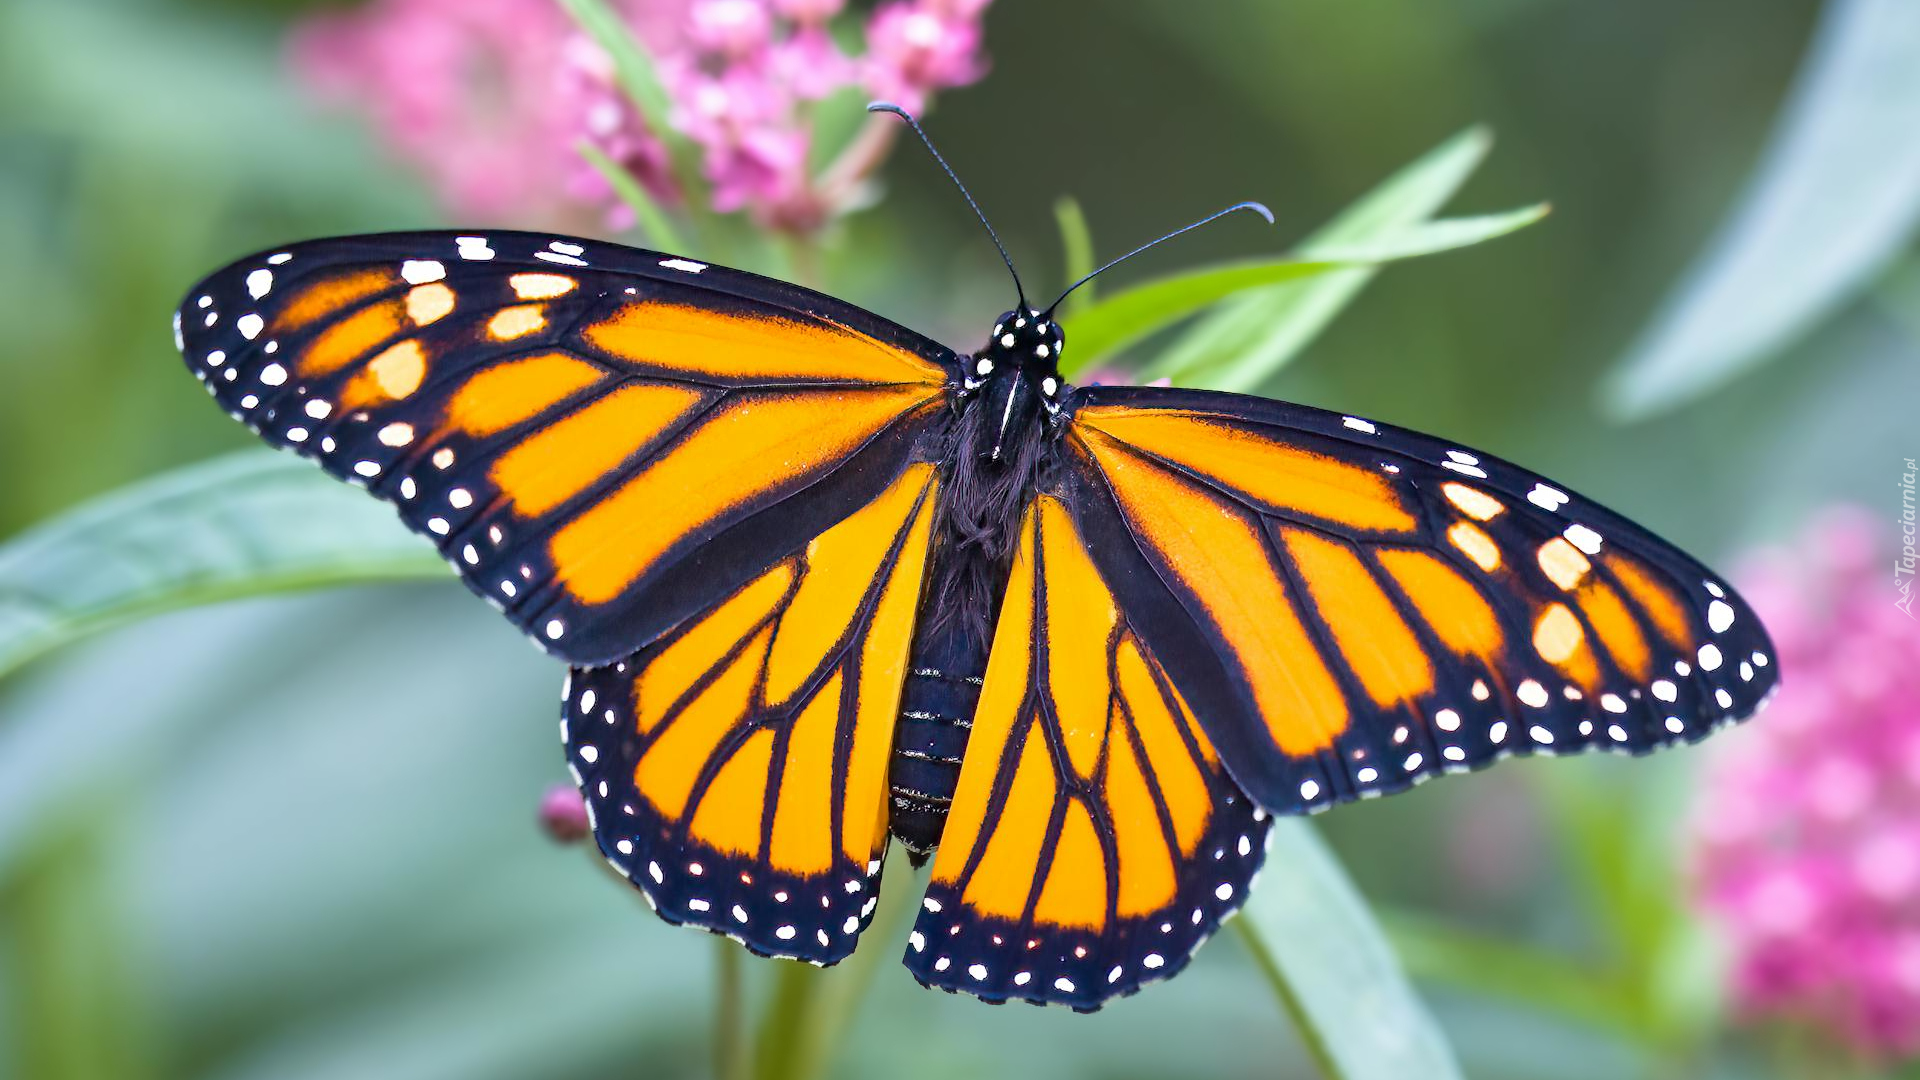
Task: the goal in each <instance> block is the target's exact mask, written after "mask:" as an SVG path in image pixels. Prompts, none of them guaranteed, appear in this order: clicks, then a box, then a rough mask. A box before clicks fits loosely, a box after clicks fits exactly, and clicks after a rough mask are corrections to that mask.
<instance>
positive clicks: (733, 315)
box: [179, 233, 951, 663]
mask: <svg viewBox="0 0 1920 1080" xmlns="http://www.w3.org/2000/svg"><path fill="white" fill-rule="evenodd" d="M179 329H180V346H181V350H182V352H183V353H184V354H185V356H186V359H187V362H188V365H189V367H190V368H192V370H193V371H194V372H195V374H197V375H198V376H199V377H200V378H201V379H202V380H204V381H205V382H206V383H207V385H208V387H209V389H211V390H212V391H213V393H214V395H215V397H216V398H217V399H218V400H219V401H220V402H221V404H223V405H224V406H225V407H227V408H228V409H229V410H230V411H231V412H232V413H233V414H234V415H235V416H236V417H237V418H239V419H241V420H243V421H245V422H246V423H248V424H249V425H250V426H252V427H253V428H254V429H255V430H256V431H258V432H259V433H260V434H261V435H262V436H263V437H265V438H266V439H267V440H268V441H269V442H272V443H275V444H277V445H281V446H286V447H291V448H293V449H295V450H296V451H298V452H300V453H302V454H305V455H308V456H312V457H314V458H316V459H317V460H319V462H320V463H321V464H322V465H323V466H324V467H325V468H327V469H328V471H330V472H332V473H334V474H335V475H336V476H339V477H342V478H343V479H347V480H349V481H352V482H355V483H359V484H362V485H364V486H366V487H368V488H369V489H370V490H372V491H373V492H374V493H375V494H376V495H379V496H381V497H382V498H386V499H389V500H392V501H393V502H395V503H396V504H397V505H398V507H399V510H400V514H401V517H402V518H403V519H404V520H405V521H406V522H407V524H409V525H410V526H412V527H413V528H415V529H416V530H418V531H420V532H423V533H425V534H427V535H428V536H430V537H431V538H432V539H433V540H434V542H435V543H436V544H437V545H438V546H439V548H440V550H441V552H442V553H443V554H444V555H445V556H446V557H447V559H448V560H449V561H450V562H451V563H452V564H453V566H454V567H455V568H456V569H457V570H458V571H459V572H460V574H461V576H462V577H463V578H464V579H465V580H466V582H467V583H468V585H469V586H471V587H472V588H473V589H474V590H475V591H476V592H479V593H480V594H481V595H482V596H485V597H486V598H487V599H489V600H490V601H492V602H493V603H495V604H496V605H498V606H500V607H501V608H502V609H503V610H504V611H505V612H506V613H507V615H508V616H509V617H510V618H511V619H513V621H514V622H515V624H516V625H518V626H520V627H521V628H522V629H523V630H525V631H526V632H527V633H529V634H530V635H532V636H533V637H534V638H535V639H536V640H538V641H540V642H541V643H542V644H543V645H544V646H546V647H547V648H548V649H549V650H550V651H552V652H554V653H556V654H557V655H560V656H562V657H564V658H566V659H568V660H571V661H574V662H577V663H602V662H607V661H611V660H616V659H619V658H621V657H624V656H626V655H627V654H629V653H631V652H633V651H634V650H635V649H637V648H639V647H640V646H642V645H644V644H646V643H647V642H648V641H650V640H652V639H653V638H655V637H657V636H659V634H661V633H662V632H664V631H665V630H667V629H668V628H670V627H672V626H673V625H674V624H675V623H677V622H679V621H680V620H682V619H684V618H686V617H687V616H689V615H691V614H692V613H694V612H696V611H699V610H701V609H703V608H704V607H706V606H708V605H710V604H711V603H713V601H714V600H715V599H717V598H718V597H720V596H723V595H726V594H727V593H728V592H730V591H732V590H733V589H736V588H738V587H739V586H741V585H742V584H744V583H745V582H746V581H748V580H750V579H751V578H753V577H755V576H757V575H759V574H761V573H763V572H764V571H765V569H766V568H767V567H768V566H769V565H771V564H772V563H773V562H774V561H776V560H778V559H780V558H782V557H783V556H785V555H786V554H787V553H789V552H791V551H792V550H794V548H795V547H796V546H797V545H800V544H804V543H805V542H806V541H807V540H808V539H809V538H811V537H813V536H815V535H818V534H819V533H820V532H823V531H824V530H825V529H827V528H828V527H830V526H832V525H833V524H834V523H835V522H837V521H839V520H840V519H841V518H843V517H845V516H846V514H847V513H848V511H849V509H850V508H852V507H855V506H859V505H862V504H864V503H866V502H867V501H869V500H871V499H872V498H874V497H875V496H877V495H878V494H879V493H880V492H881V491H882V490H884V489H885V488H886V487H887V486H888V484H890V483H891V482H892V481H893V480H894V479H895V478H896V477H898V476H899V475H900V472H901V470H902V469H904V468H905V467H907V465H908V464H909V463H910V462H911V461H912V460H914V459H915V458H916V456H918V455H919V454H920V453H921V447H920V442H921V440H922V438H923V436H924V434H925V430H926V422H927V419H928V418H929V417H930V416H931V414H932V413H933V411H934V409H935V408H936V407H937V405H938V403H939V402H940V401H941V399H942V397H943V387H944V385H945V383H946V381H947V377H948V370H949V368H950V366H951V359H950V355H951V354H949V353H948V352H947V350H945V349H943V348H941V347H940V346H937V345H934V344H932V343H931V342H927V341H925V340H924V339H920V338H918V337H916V336H914V335H912V334H910V333H908V332H907V331H905V330H902V329H900V328H898V327H895V326H893V325H891V324H889V323H886V322H885V321H884V320H881V319H879V318H877V317H875V316H873V315H870V314H867V313H865V312H862V311H860V310H859V309H857V308H853V307H851V306H849V305H845V304H841V303H839V302H838V301H834V300H830V299H828V298H826V297H822V296H819V295H818V294H814V293H810V292H807V291H805V290H802V289H798V288H795V287H793V286H790V285H785V284H782V283H779V282H773V281H769V280H767V279H764V278H758V277H754V276H752V275H749V274H742V273H739V272H736V271H729V270H725V269H723V268H720V267H711V266H706V265H704V264H701V263H697V262H692V261H689V260H685V259H679V258H675V257H672V256H667V255H660V254H657V253H652V252H644V251H637V250H634V249H631V248H623V247H617V246H614V245H607V244H594V243H591V242H588V241H569V240H554V239H551V238H548V237H545V236H540V235H535V234H524V233H489V234H486V235H484V236H482V235H464V234H453V233H413V234H395V235H391V236H375V237H357V238H345V239H339V240H323V241H317V242H314V243H309V244H300V245H294V246H292V247H288V248H285V249H282V250H277V251H271V252H264V253H262V254H260V255H258V256H255V257H253V258H250V259H244V260H241V261H240V262H238V263H235V264H233V265H232V266H230V267H228V268H227V269H225V270H222V271H220V272H219V273H217V274H215V275H213V276H212V277H210V278H208V279H207V280H206V281H205V282H203V283H202V284H201V285H200V286H198V287H197V288H195V290H194V291H193V292H192V293H191V294H190V295H189V297H188V299H187V301H186V303H185V304H184V305H183V306H182V308H181V311H180V314H179Z"/></svg>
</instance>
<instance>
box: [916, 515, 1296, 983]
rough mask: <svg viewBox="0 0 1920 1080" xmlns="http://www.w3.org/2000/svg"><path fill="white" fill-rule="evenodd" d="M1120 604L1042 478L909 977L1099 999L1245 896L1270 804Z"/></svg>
mask: <svg viewBox="0 0 1920 1080" xmlns="http://www.w3.org/2000/svg"><path fill="white" fill-rule="evenodd" d="M1132 618H1133V616H1132V614H1131V613H1130V612H1126V611H1123V610H1122V608H1121V606H1120V604H1119V603H1118V602H1117V601H1116V598H1115V593H1114V591H1113V590H1112V589H1110V588H1109V587H1108V585H1107V584H1106V582H1105V581H1104V580H1103V579H1102V576H1101V574H1100V572H1099V571H1098V570H1097V569H1096V567H1095V565H1094V562H1093V559H1092V558H1091V556H1090V554H1089V552H1088V550H1087V547H1086V539H1085V538H1084V537H1083V536H1082V535H1081V534H1080V532H1079V530H1078V529H1077V528H1076V526H1075V523H1074V520H1073V515H1072V514H1071V513H1070V512H1069V509H1068V507H1067V505H1066V503H1064V502H1063V501H1062V500H1061V499H1060V498H1057V497H1055V496H1053V495H1042V496H1041V497H1039V498H1038V499H1037V500H1036V501H1035V502H1034V503H1033V505H1032V508H1031V509H1030V510H1029V511H1028V512H1027V516H1026V520H1025V521H1024V523H1023V524H1022V526H1021V533H1020V546H1019V549H1018V553H1017V554H1016V556H1015V563H1014V568H1013V573H1012V578H1011V582H1010V584H1009V586H1008V590H1007V595H1006V600H1005V604H1004V607H1003V608H1002V610H1001V615H1000V622H999V627H998V630H997V631H996V633H995V637H994V642H993V650H992V654H991V658H990V659H989V661H988V666H987V674H986V682H985V685H984V686H983V687H982V689H981V694H980V704H979V708H978V710H977V711H976V713H975V716H974V721H973V731H972V734H971V735H970V737H969V740H968V744H967V752H966V757H965V760H964V763H963V764H962V766H961V773H960V779H959V783H958V786H957V788H956V790H955V793H954V800H953V804H952V810H951V813H950V815H949V817H948V819H947V823H946V830H945V833H944V835H943V836H942V838H941V844H940V849H939V852H938V854H937V855H936V856H935V861H934V865H933V880H932V883H931V885H930V886H929V888H928V890H927V895H926V899H925V901H924V904H923V910H922V912H921V914H920V916H919V920H918V922H917V923H916V925H915V928H914V931H913V935H912V938H911V940H910V944H909V951H908V953H907V957H906V961H907V966H908V967H909V969H911V970H912V972H913V974H914V976H915V977H916V978H918V979H919V980H920V981H922V982H924V983H927V984H928V985H931V986H937V987H940V988H942V989H946V990H955V991H964V992H966V993H969V994H973V995H976V996H978V997H982V998H985V999H987V1000H990V1001H1006V1000H1009V999H1018V1000H1026V1001H1031V1002H1036V1003H1060V1004H1066V1005H1070V1006H1073V1007H1074V1008H1077V1009H1082V1010H1089V1009H1093V1008H1097V1007H1098V1006H1099V1005H1100V1003H1101V1002H1103V1001H1105V1000H1106V999H1108V998H1111V997H1114V996H1116V995H1120V994H1127V993H1132V992H1133V991H1135V990H1137V989H1139V988H1140V986H1141V985H1142V984H1143V983H1146V982H1148V981H1151V980H1154V979H1161V978H1166V977H1168V976H1170V975H1172V974H1173V973H1175V972H1176V971H1178V970H1180V969H1181V968H1182V967H1184V966H1185V965H1186V962H1187V959H1188V957H1189V956H1190V955H1191V954H1192V952H1193V950H1194V949H1196V948H1197V947H1198V946H1199V945H1200V943H1201V942H1203V941H1205V940H1206V938H1207V937H1208V935H1210V934H1211V933H1212V932H1213V931H1214V929H1215V928H1217V927H1218V925H1219V923H1220V921H1221V919H1223V918H1224V917H1226V916H1227V915H1228V914H1231V913H1232V912H1233V911H1234V910H1235V909H1237V908H1238V907H1239V906H1240V904H1241V903H1242V902H1243V901H1244V899H1245V898H1246V894H1247V890H1248V888H1249V886H1250V884H1251V882H1252V879H1253V876H1254V874H1255V873H1256V872H1257V871H1258V870H1259V867H1260V861H1261V858H1262V856H1263V854H1264V852H1265V840H1266V831H1267V828H1268V826H1269V825H1270V821H1269V819H1268V818H1267V817H1266V816H1265V815H1264V814H1263V813H1262V812H1261V811H1260V810H1259V809H1258V808H1257V807H1255V806H1254V805H1253V804H1252V803H1251V802H1250V801H1249V800H1248V799H1247V798H1246V796H1245V795H1243V794H1241V793H1240V792H1239V790H1238V789H1237V788H1236V787H1235V786H1234V784H1233V782H1232V781H1231V780H1229V779H1228V778H1227V775H1226V772H1225V770H1224V769H1223V767H1222V765H1221V762H1220V760H1219V757H1218V755H1217V754H1216V753H1215V751H1214V748H1213V746H1212V745H1211V744H1210V743H1209V742H1208V740H1207V736H1206V734H1205V733H1204V732H1203V731H1202V729H1201V727H1200V726H1199V724H1197V723H1196V722H1195V721H1194V718H1193V716H1192V714H1191V713H1190V712H1189V711H1188V709H1187V706H1186V703H1185V702H1184V701H1183V700H1182V699H1181V696H1180V695H1179V694H1178V693H1177V692H1175V690H1174V689H1173V687H1172V685H1171V683H1170V682H1169V681H1168V679H1167V678H1166V674H1165V672H1164V671H1163V670H1162V669H1161V667H1160V665H1159V663H1158V661H1157V660H1156V659H1155V657H1154V656H1153V654H1152V653H1151V652H1150V651H1149V650H1148V649H1147V647H1146V646H1145V644H1144V643H1143V641H1142V640H1141V638H1140V636H1139V635H1138V634H1137V633H1136V627H1135V625H1134V623H1133V622H1132Z"/></svg>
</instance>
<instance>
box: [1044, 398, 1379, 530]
mask: <svg viewBox="0 0 1920 1080" xmlns="http://www.w3.org/2000/svg"><path fill="white" fill-rule="evenodd" d="M1074 420H1075V422H1076V424H1078V425H1080V426H1082V427H1084V428H1086V429H1088V430H1091V431H1097V432H1099V433H1100V434H1102V435H1105V436H1107V437H1108V438H1109V439H1112V440H1114V441H1117V442H1121V443H1125V444H1126V445H1128V446H1130V447H1132V448H1134V449H1135V450H1137V451H1143V452H1145V453H1148V454H1152V455H1153V456H1155V457H1158V458H1161V459H1163V460H1165V461H1169V462H1173V463H1175V464H1177V465H1179V466H1181V467H1182V468H1185V469H1189V470H1192V471H1193V472H1195V473H1197V474H1199V475H1201V476H1205V477H1206V478H1208V479H1209V480H1212V481H1215V482H1217V483H1220V484H1222V485H1224V486H1225V487H1227V488H1229V489H1231V490H1233V491H1236V492H1238V493H1240V494H1241V495H1244V496H1245V497H1247V498H1249V499H1252V500H1254V501H1255V502H1258V503H1260V504H1262V505H1264V506H1266V507H1268V508H1271V509H1273V510H1275V511H1279V512H1282V513H1294V514H1304V515H1307V516H1309V517H1313V518H1318V519H1320V520H1322V521H1327V522H1331V523H1334V524H1338V525H1345V526H1348V527H1349V528H1354V529H1366V530H1380V531H1385V532H1411V531H1412V530H1413V528H1414V524H1415V522H1414V518H1413V514H1412V513H1411V512H1410V511H1409V509H1408V507H1407V504H1406V501H1405V500H1404V499H1403V498H1402V497H1401V495H1400V494H1399V493H1398V492H1397V491H1395V490H1394V489H1393V487H1392V485H1390V484H1389V483H1387V481H1386V480H1385V479H1384V478H1382V477H1381V476H1380V475H1378V474H1377V473H1374V472H1371V471H1369V470H1367V469H1364V468H1361V467H1359V466H1357V465H1354V464H1352V463H1351V462H1346V461H1341V460H1339V459H1337V458H1331V457H1327V456H1325V455H1323V454H1316V453H1313V452H1311V451H1309V450H1305V449H1302V448H1300V447H1297V446H1290V445H1288V444H1286V443H1282V442H1276V441H1274V440H1272V439H1263V438H1260V437H1257V436H1254V435H1251V434H1248V433H1246V432H1243V431H1241V430H1239V429H1237V428H1234V427H1231V426H1229V425H1227V424H1222V423H1218V422H1215V421H1213V420H1210V419H1208V418H1206V417H1202V416H1199V415H1197V414H1194V413H1184V412H1177V411H1172V410H1167V411H1146V410H1139V409H1125V408H1103V407H1094V408H1088V409H1082V410H1080V411H1079V412H1078V413H1076V414H1075V415H1074Z"/></svg>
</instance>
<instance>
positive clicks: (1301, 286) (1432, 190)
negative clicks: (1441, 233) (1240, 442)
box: [1146, 127, 1493, 392]
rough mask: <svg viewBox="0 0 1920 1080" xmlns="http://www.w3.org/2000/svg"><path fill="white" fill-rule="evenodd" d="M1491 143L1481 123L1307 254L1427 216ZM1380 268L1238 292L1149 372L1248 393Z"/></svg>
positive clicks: (1324, 235) (1308, 245)
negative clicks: (1243, 293) (1247, 292)
mask: <svg viewBox="0 0 1920 1080" xmlns="http://www.w3.org/2000/svg"><path fill="white" fill-rule="evenodd" d="M1492 145H1493V137H1492V136H1491V135H1490V134H1489V133H1488V132H1487V130H1486V129H1485V128H1481V127H1472V128H1468V129H1467V130H1465V131H1463V132H1461V133H1460V134H1458V135H1456V136H1454V137H1453V138H1451V139H1449V140H1447V141H1446V142H1445V143H1442V144H1441V145H1440V146H1439V147H1438V148H1436V149H1434V150H1432V151H1429V152H1428V153H1427V154H1426V156H1424V157H1422V158H1420V159H1419V160H1418V161H1415V162H1414V163H1413V164H1411V165H1409V166H1407V167H1406V168H1404V169H1402V170H1400V171H1399V172H1398V173H1395V174H1394V175H1393V176H1391V177H1389V178H1388V179H1387V180H1386V181H1385V182H1384V183H1382V184H1381V185H1380V186H1379V187H1377V188H1375V189H1374V190H1373V191H1371V192H1369V193H1368V194H1367V195H1366V196H1365V197H1363V198H1362V199H1361V200H1360V201H1359V202H1356V203H1354V204H1353V205H1352V206H1350V207H1348V208H1347V209H1346V210H1345V211H1343V212H1342V213H1341V214H1340V215H1339V216H1338V217H1336V218H1334V220H1333V221H1331V222H1329V223H1328V224H1327V225H1326V226H1324V227H1323V228H1321V229H1320V230H1319V231H1318V232H1315V233H1314V234H1313V235H1312V236H1310V237H1308V238H1307V240H1306V242H1305V243H1303V244H1302V245H1301V247H1300V251H1301V253H1302V255H1303V256H1307V257H1313V256H1315V255H1317V254H1318V252H1319V250H1320V249H1321V248H1333V249H1335V250H1338V249H1339V248H1340V247H1342V246H1353V245H1363V244H1366V243H1369V242H1371V241H1374V240H1376V239H1379V238H1381V237H1386V236H1392V235H1394V234H1396V233H1400V232H1404V231H1405V230H1408V229H1410V228H1412V227H1414V226H1417V225H1419V224H1420V223H1422V222H1425V221H1427V220H1428V219H1430V218H1432V217H1433V215H1434V214H1436V213H1438V212H1439V210H1440V208H1441V207H1442V206H1444V205H1446V203H1447V200H1449V199H1451V198H1453V196H1454V193H1455V192H1457V191H1459V190H1460V187H1461V185H1463V184H1465V183H1466V181H1467V178H1468V177H1469V176H1471V175H1473V171H1474V170H1475V169H1476V168H1478V167H1479V165H1480V162H1481V161H1483V160H1484V159H1485V158H1486V156H1487V151H1488V150H1489V149H1490V148H1491V147H1492ZM1378 272H1379V270H1378V267H1377V266H1372V265H1369V266H1349V267H1343V268H1342V269H1341V270H1339V271H1338V272H1337V273H1331V274H1323V275H1320V276H1317V277H1314V278H1312V279H1309V280H1304V281H1297V282H1292V283H1288V284H1280V285H1275V286H1272V287H1269V288H1266V289H1262V290H1259V291H1257V292H1253V293H1250V294H1248V295H1246V296H1242V297H1236V298H1235V299H1234V300H1232V301H1231V302H1229V303H1227V304H1223V305H1222V306H1221V307H1220V309H1219V310H1218V311H1215V312H1214V313H1212V314H1210V315H1209V316H1207V318H1205V319H1203V320H1202V321H1201V322H1200V324H1199V325H1198V326H1195V327H1194V328H1193V329H1192V330H1190V331H1188V332H1187V333H1186V334H1184V335H1182V337H1181V339H1180V341H1178V342H1177V343H1175V344H1174V345H1173V346H1172V347H1171V348H1170V349H1169V350H1168V351H1167V352H1166V354H1165V355H1164V356H1162V357H1161V358H1160V359H1159V360H1158V361H1157V362H1156V363H1154V364H1153V365H1151V366H1150V367H1149V368H1148V370H1147V372H1146V375H1147V377H1148V378H1161V377H1165V378H1170V379H1172V380H1173V381H1174V382H1175V383H1177V384H1179V385H1182V386H1208V387H1212V388H1214V389H1217V390H1236V391H1241V392H1246V391H1251V390H1253V389H1255V388H1256V387H1258V386H1259V385H1260V384H1262V383H1264V382H1265V381H1266V380H1267V379H1269V378H1271V377H1272V376H1273V375H1274V373H1275V372H1277V371H1279V370H1280V369H1281V368H1282V367H1284V366H1285V365H1286V363H1287V362H1288V361H1289V360H1291V359H1293V357H1294V356H1296V355H1298V354H1299V352H1300V350H1301V349H1302V348H1304V347H1305V346H1306V344H1307V343H1308V342H1310V341H1312V340H1313V339H1314V338H1315V337H1316V336H1318V335H1319V333H1320V331H1321V330H1322V329H1324V328H1325V327H1326V325H1327V324H1328V323H1329V322H1331V321H1332V320H1333V317H1334V316H1335V315H1338V314H1339V313H1340V312H1341V310H1343V309H1344V308H1345V307H1346V306H1347V304H1349V303H1351V302H1352V301H1353V299H1354V297H1356V296H1358V295H1359V293H1360V290H1362V289H1364V288H1366V286H1367V284H1368V283H1369V282H1371V281H1372V280H1373V276H1374V274H1376V273H1378Z"/></svg>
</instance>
